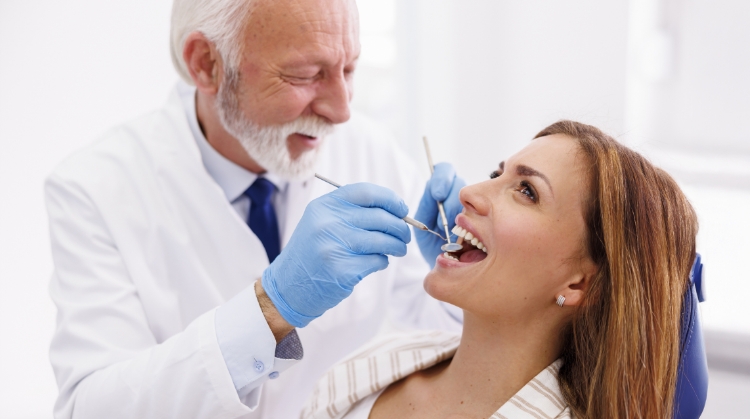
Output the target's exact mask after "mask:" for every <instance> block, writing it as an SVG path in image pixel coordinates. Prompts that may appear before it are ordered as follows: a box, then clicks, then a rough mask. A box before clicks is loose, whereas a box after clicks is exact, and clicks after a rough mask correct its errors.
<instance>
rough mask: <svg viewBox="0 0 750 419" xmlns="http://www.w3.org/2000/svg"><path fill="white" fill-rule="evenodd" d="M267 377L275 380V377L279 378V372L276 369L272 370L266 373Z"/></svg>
mask: <svg viewBox="0 0 750 419" xmlns="http://www.w3.org/2000/svg"><path fill="white" fill-rule="evenodd" d="M268 378H270V379H272V380H275V379H277V378H279V372H278V371H274V372H272V373H270V374H268Z"/></svg>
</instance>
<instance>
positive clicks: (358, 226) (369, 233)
mask: <svg viewBox="0 0 750 419" xmlns="http://www.w3.org/2000/svg"><path fill="white" fill-rule="evenodd" d="M408 212H409V208H408V207H407V206H406V204H405V203H404V201H403V200H402V199H401V198H399V197H398V196H397V195H396V194H395V192H393V191H391V190H390V189H386V188H383V187H380V186H376V185H372V184H369V183H357V184H353V185H347V186H343V187H341V188H340V189H337V190H335V191H333V192H331V193H329V194H326V195H323V196H322V197H320V198H318V199H316V200H314V201H312V202H311V203H310V204H309V205H308V206H307V208H306V209H305V213H304V214H303V215H302V219H301V220H300V222H299V225H298V226H297V228H296V229H295V230H294V233H293V234H292V238H291V239H290V240H289V243H288V244H287V246H286V247H285V248H284V250H282V252H281V254H279V256H278V257H277V258H276V260H274V261H273V263H271V265H270V266H269V267H268V268H267V269H266V270H265V271H264V272H263V277H262V280H261V284H262V285H263V289H264V290H265V292H266V294H267V295H268V297H269V298H270V299H271V301H272V302H273V304H274V305H275V306H276V309H277V310H278V311H279V313H280V314H281V316H282V317H283V318H284V320H286V321H287V322H288V323H289V324H291V325H292V326H294V327H305V326H306V325H307V324H308V323H310V321H311V320H313V319H315V318H317V317H319V316H320V315H322V314H323V313H325V312H326V310H328V309H330V308H332V307H334V306H335V305H337V304H338V303H339V302H341V301H342V300H343V299H344V298H346V297H348V296H349V295H350V294H351V293H352V290H353V289H354V286H355V285H357V284H358V283H359V281H361V280H362V278H364V277H366V276H367V275H369V274H371V273H373V272H376V271H379V270H382V269H385V268H386V267H387V266H388V257H387V256H386V255H392V256H404V255H405V254H406V244H407V243H409V241H411V231H410V230H409V228H408V225H407V224H406V223H405V222H404V221H403V220H402V218H403V217H405V216H406V215H407V214H408Z"/></svg>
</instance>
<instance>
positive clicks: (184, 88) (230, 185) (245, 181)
mask: <svg viewBox="0 0 750 419" xmlns="http://www.w3.org/2000/svg"><path fill="white" fill-rule="evenodd" d="M177 91H178V92H179V95H180V101H181V102H182V106H183V108H184V109H185V113H186V114H187V118H188V124H189V125H190V131H191V132H192V133H193V137H194V138H195V142H196V143H197V144H198V149H199V150H200V153H201V159H202V160H203V165H204V166H205V167H206V171H207V172H208V174H210V175H211V177H212V178H213V179H214V181H215V182H216V183H217V184H218V185H219V186H220V187H221V189H222V190H223V191H224V195H225V196H226V197H227V200H228V201H229V202H234V201H235V200H237V199H238V198H240V197H241V196H242V194H243V193H244V192H245V191H246V190H247V188H249V187H250V185H252V184H253V182H255V180H256V179H257V178H258V175H257V174H255V173H253V172H251V171H249V170H247V169H245V168H243V167H240V166H238V165H237V164H235V163H233V162H231V161H230V160H228V159H227V158H226V157H224V156H222V155H221V154H219V152H218V151H216V150H215V149H214V148H213V147H212V146H211V144H209V142H208V140H206V136H205V135H203V131H201V129H200V126H199V125H198V115H197V111H196V108H195V95H196V89H195V87H193V86H189V85H188V84H186V83H185V82H183V81H180V82H179V83H178V85H177ZM262 176H263V177H264V178H266V179H268V180H269V181H270V182H271V183H273V184H274V186H276V190H277V192H284V190H285V189H286V186H287V183H288V182H285V181H284V180H282V179H281V178H280V177H278V176H276V175H274V174H272V173H268V172H266V173H264V174H263V175H262Z"/></svg>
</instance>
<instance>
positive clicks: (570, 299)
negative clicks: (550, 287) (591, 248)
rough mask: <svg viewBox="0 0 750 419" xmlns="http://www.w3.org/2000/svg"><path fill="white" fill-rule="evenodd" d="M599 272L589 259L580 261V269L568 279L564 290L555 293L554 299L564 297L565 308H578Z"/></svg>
mask: <svg viewBox="0 0 750 419" xmlns="http://www.w3.org/2000/svg"><path fill="white" fill-rule="evenodd" d="M598 272H599V267H598V266H597V265H596V264H595V263H594V261H592V260H591V258H588V257H586V258H583V259H582V260H581V266H580V269H578V270H577V272H576V273H575V274H574V275H573V276H572V277H571V278H570V280H569V281H568V282H567V283H566V284H565V286H564V288H562V289H561V290H560V292H558V293H557V295H556V296H555V298H557V297H558V296H560V295H562V296H563V297H565V302H564V305H565V306H579V305H581V304H583V302H584V301H585V297H586V294H587V293H588V290H589V287H590V285H591V281H592V280H593V279H594V277H595V276H596V274H597V273H598Z"/></svg>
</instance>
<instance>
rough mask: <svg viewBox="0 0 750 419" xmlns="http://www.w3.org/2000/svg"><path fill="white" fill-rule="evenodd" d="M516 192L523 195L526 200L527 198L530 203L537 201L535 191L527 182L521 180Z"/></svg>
mask: <svg viewBox="0 0 750 419" xmlns="http://www.w3.org/2000/svg"><path fill="white" fill-rule="evenodd" d="M517 190H518V192H521V194H523V195H525V196H526V198H528V199H529V200H530V201H531V202H536V201H537V196H536V191H535V190H534V188H533V187H532V186H531V184H530V183H529V182H527V181H525V180H522V181H521V183H520V184H519V186H518V189H517Z"/></svg>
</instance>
